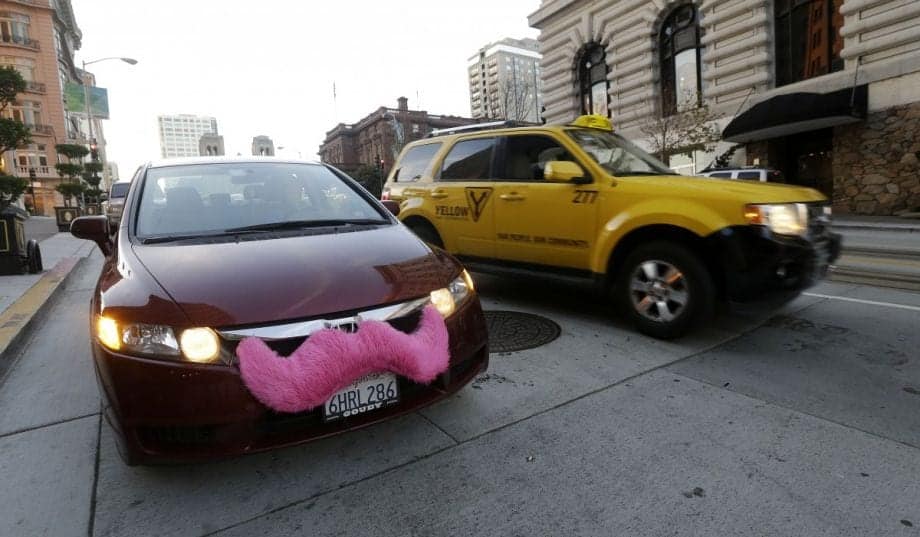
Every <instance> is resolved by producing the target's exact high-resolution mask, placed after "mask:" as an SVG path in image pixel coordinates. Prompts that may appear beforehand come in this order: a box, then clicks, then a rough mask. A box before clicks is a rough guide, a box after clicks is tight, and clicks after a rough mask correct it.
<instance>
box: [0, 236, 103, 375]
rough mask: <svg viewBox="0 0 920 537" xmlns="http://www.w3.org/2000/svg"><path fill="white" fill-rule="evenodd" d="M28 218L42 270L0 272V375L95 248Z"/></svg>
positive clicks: (86, 242)
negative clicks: (11, 273)
mask: <svg viewBox="0 0 920 537" xmlns="http://www.w3.org/2000/svg"><path fill="white" fill-rule="evenodd" d="M32 220H35V222H32ZM51 220H52V221H53V219H51ZM27 222H28V223H29V224H30V225H27V226H26V237H27V238H29V239H32V238H35V239H36V240H39V246H40V248H41V253H42V262H43V265H44V270H43V271H42V272H41V273H39V274H23V275H14V276H0V378H2V377H3V374H4V372H5V370H6V368H7V367H8V365H9V362H10V361H11V360H10V355H12V354H13V352H14V351H15V349H16V346H17V344H18V343H19V342H20V341H21V340H22V338H23V336H24V335H25V334H26V333H27V332H28V329H29V328H30V326H31V324H32V323H33V321H34V320H35V318H36V317H37V316H38V315H39V314H41V312H42V311H43V310H44V308H45V305H46V304H47V303H48V302H49V300H50V299H51V298H53V297H54V295H55V294H56V293H57V292H58V290H59V289H61V288H62V287H63V286H64V284H66V283H67V280H68V278H69V276H70V275H71V273H73V271H74V269H76V268H77V267H78V266H79V265H80V263H81V262H83V260H84V259H86V257H87V256H89V255H90V254H91V253H92V252H93V249H94V248H96V245H95V244H93V243H92V242H90V241H86V240H82V239H78V238H76V237H74V236H72V235H71V234H70V233H58V232H57V229H56V227H55V228H53V229H52V228H49V227H48V225H47V222H46V221H45V220H43V219H40V218H33V219H29V221H27ZM49 229H52V232H53V234H50V232H49V231H48V230H49Z"/></svg>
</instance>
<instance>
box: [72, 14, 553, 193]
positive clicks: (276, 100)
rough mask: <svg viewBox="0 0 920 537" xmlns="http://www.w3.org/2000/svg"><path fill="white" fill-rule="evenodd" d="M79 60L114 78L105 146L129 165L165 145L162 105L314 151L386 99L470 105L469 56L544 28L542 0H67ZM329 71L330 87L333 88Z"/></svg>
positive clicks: (232, 133) (291, 149)
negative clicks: (533, 19)
mask: <svg viewBox="0 0 920 537" xmlns="http://www.w3.org/2000/svg"><path fill="white" fill-rule="evenodd" d="M72 4H73V9H74V14H75V16H76V19H77V24H78V25H79V27H80V30H81V31H82V32H83V43H82V47H81V49H80V50H79V51H77V53H76V61H77V65H79V64H80V62H81V61H87V62H88V61H92V60H95V59H98V58H103V57H108V56H120V57H130V58H134V59H136V60H137V61H138V63H137V65H135V66H131V65H128V64H126V63H123V62H120V61H104V62H99V63H97V64H94V65H92V66H89V67H87V70H89V71H91V72H93V73H95V74H96V79H97V82H96V83H97V85H99V86H101V87H105V88H107V89H108V92H109V109H110V113H111V119H110V120H108V121H105V122H104V132H105V138H106V141H107V146H106V150H107V156H108V159H109V160H110V161H114V162H116V163H118V166H119V171H120V175H121V179H122V180H125V179H129V178H130V175H131V173H133V170H134V169H135V168H136V167H137V166H139V165H140V164H142V163H143V162H145V161H147V160H150V159H156V158H159V155H160V146H159V139H158V137H157V121H156V117H157V115H160V114H179V113H185V114H196V115H210V116H214V117H216V118H217V124H218V130H219V133H220V134H222V135H223V136H224V144H225V147H226V152H227V154H228V155H235V154H237V153H238V152H239V153H242V154H243V155H248V154H250V152H251V142H252V138H253V136H256V135H260V134H264V135H267V136H269V137H270V138H272V139H273V140H274V142H275V146H276V148H279V146H280V147H283V149H279V150H277V151H276V154H278V155H279V156H285V157H298V155H300V156H301V157H302V158H304V159H308V160H318V156H317V154H316V153H317V151H318V149H319V145H320V143H321V142H322V141H323V139H324V137H325V133H326V131H328V130H331V129H332V128H333V127H334V126H335V125H336V124H337V123H339V122H344V123H354V122H356V121H358V120H360V119H361V118H363V117H364V116H366V115H367V114H369V113H370V112H372V111H373V110H375V109H376V108H377V107H379V106H392V107H396V105H397V103H396V99H397V98H398V97H400V96H405V97H408V98H409V108H411V109H421V110H427V111H428V112H429V113H433V114H453V115H462V116H469V114H470V105H469V87H468V81H467V77H466V67H467V59H468V58H469V57H470V56H473V55H474V54H475V53H476V52H477V51H478V50H479V48H481V47H482V46H484V45H486V44H488V43H490V42H493V41H497V40H499V39H502V38H505V37H514V38H522V37H534V38H535V37H537V35H538V33H539V32H538V31H537V30H536V29H533V28H530V27H529V26H528V25H527V16H528V15H529V14H531V13H533V12H534V11H536V9H537V8H538V7H539V4H540V0H464V1H463V2H449V3H448V2H444V1H443V0H427V1H426V0H404V1H389V2H382V1H379V0H376V1H370V0H365V1H357V0H338V1H316V0H261V1H257V2H252V1H246V2H243V1H241V0H181V1H179V0H157V1H156V2H146V1H141V0H72ZM333 83H334V84H335V88H336V99H335V100H334V99H333Z"/></svg>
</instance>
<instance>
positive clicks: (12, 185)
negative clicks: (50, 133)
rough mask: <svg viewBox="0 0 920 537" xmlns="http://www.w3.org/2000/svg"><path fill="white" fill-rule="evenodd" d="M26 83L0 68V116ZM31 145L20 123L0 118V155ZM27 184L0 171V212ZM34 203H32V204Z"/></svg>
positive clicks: (26, 130) (17, 197)
mask: <svg viewBox="0 0 920 537" xmlns="http://www.w3.org/2000/svg"><path fill="white" fill-rule="evenodd" d="M25 89H26V81H25V80H24V79H23V78H22V75H20V74H19V71H17V70H16V69H13V68H12V67H0V116H2V115H5V114H4V112H6V109H7V108H8V107H9V106H10V105H11V104H12V103H14V102H16V95H17V94H19V93H21V92H23V91H25ZM30 143H32V132H31V131H30V130H29V127H27V126H26V125H24V124H23V123H22V122H21V121H18V120H16V119H11V118H7V117H0V155H2V154H5V153H6V152H7V151H12V150H14V149H16V148H19V147H22V146H25V145H28V144H30ZM28 186H29V182H28V181H27V180H26V179H23V178H21V177H17V176H16V175H13V174H10V173H7V172H6V171H0V211H2V210H3V209H6V208H7V207H9V206H10V205H11V204H12V203H14V202H15V201H16V200H18V199H19V197H20V196H22V194H23V193H24V192H25V191H26V188H28ZM33 203H34V202H33Z"/></svg>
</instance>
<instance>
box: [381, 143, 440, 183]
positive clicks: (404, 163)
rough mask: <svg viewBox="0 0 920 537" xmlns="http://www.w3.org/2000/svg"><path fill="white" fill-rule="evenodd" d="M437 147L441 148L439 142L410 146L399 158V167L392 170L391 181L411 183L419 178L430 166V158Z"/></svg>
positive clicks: (436, 150)
mask: <svg viewBox="0 0 920 537" xmlns="http://www.w3.org/2000/svg"><path fill="white" fill-rule="evenodd" d="M439 149H441V143H431V144H424V145H417V146H415V147H412V148H410V149H409V150H408V151H406V154H405V155H403V157H402V158H401V159H399V167H398V168H396V170H395V171H394V172H393V181H395V182H397V183H411V182H415V181H418V180H419V179H421V178H422V176H423V175H425V173H426V172H427V171H428V170H429V169H430V168H431V159H433V158H434V156H435V154H436V153H437V152H438V150H439Z"/></svg>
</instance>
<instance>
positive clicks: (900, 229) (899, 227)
mask: <svg viewBox="0 0 920 537" xmlns="http://www.w3.org/2000/svg"><path fill="white" fill-rule="evenodd" d="M831 230H833V231H837V232H841V231H848V230H849V231H853V230H859V231H892V232H896V233H920V223H912V222H911V223H908V222H905V223H903V224H902V223H900V222H890V223H877V224H876V223H872V222H840V221H836V220H835V221H834V223H832V224H831Z"/></svg>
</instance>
